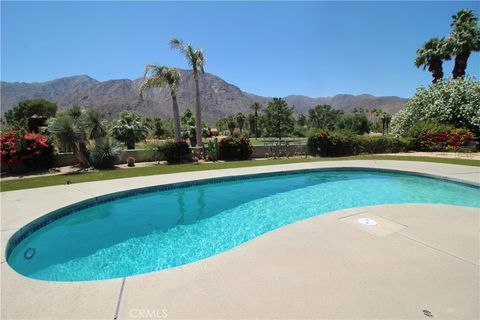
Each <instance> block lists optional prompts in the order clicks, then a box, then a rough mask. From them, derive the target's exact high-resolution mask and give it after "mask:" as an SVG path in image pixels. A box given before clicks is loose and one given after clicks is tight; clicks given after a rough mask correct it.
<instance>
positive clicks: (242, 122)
mask: <svg viewBox="0 0 480 320" xmlns="http://www.w3.org/2000/svg"><path fill="white" fill-rule="evenodd" d="M235 120H236V121H237V125H238V129H240V134H241V133H242V130H243V126H244V125H245V120H246V117H245V115H244V114H243V113H241V112H239V113H237V114H236V115H235Z"/></svg>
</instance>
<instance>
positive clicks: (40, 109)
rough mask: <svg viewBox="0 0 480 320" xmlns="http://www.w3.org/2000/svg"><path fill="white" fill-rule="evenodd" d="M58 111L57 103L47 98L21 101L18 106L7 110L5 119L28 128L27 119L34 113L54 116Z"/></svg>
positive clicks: (11, 123)
mask: <svg viewBox="0 0 480 320" xmlns="http://www.w3.org/2000/svg"><path fill="white" fill-rule="evenodd" d="M56 113H57V104H56V103H54V102H51V101H48V100H45V99H33V100H24V101H20V102H19V103H18V105H17V106H16V107H13V109H10V110H8V111H7V112H5V120H6V121H7V123H8V124H9V125H17V126H19V127H23V128H26V125H27V120H28V118H30V117H31V116H33V115H35V114H36V115H37V116H44V117H47V118H51V117H54V116H55V114H56Z"/></svg>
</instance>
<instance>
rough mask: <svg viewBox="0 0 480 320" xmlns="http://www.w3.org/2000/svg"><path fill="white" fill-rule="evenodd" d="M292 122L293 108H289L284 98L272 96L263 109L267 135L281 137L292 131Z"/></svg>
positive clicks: (293, 121)
mask: <svg viewBox="0 0 480 320" xmlns="http://www.w3.org/2000/svg"><path fill="white" fill-rule="evenodd" d="M294 123H295V119H294V118H293V108H290V107H289V106H288V104H287V102H286V101H285V100H282V99H281V98H273V100H272V101H271V102H269V103H268V105H267V108H266V109H265V127H266V131H267V135H269V136H271V137H277V138H279V139H281V138H282V136H287V135H289V134H290V133H291V132H292V131H293V126H294Z"/></svg>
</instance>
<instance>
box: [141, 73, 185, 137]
mask: <svg viewBox="0 0 480 320" xmlns="http://www.w3.org/2000/svg"><path fill="white" fill-rule="evenodd" d="M147 75H150V76H149V77H148V78H147ZM143 78H144V80H143V83H142V85H141V86H140V99H142V100H143V93H144V91H145V90H146V89H149V88H155V87H163V86H165V85H167V86H168V88H169V90H170V96H171V97H172V108H173V123H174V134H175V141H177V142H178V141H180V139H181V132H180V131H181V128H180V114H179V111H178V103H177V93H176V91H177V88H178V85H179V84H180V81H181V77H180V72H178V70H177V69H175V68H168V67H165V66H160V65H157V64H147V65H146V66H145V72H144V76H143Z"/></svg>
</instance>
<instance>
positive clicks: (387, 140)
mask: <svg viewBox="0 0 480 320" xmlns="http://www.w3.org/2000/svg"><path fill="white" fill-rule="evenodd" d="M359 141H360V152H361V153H397V152H406V151H410V150H412V149H413V147H414V139H411V138H396V137H393V136H363V137H360V138H359Z"/></svg>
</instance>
